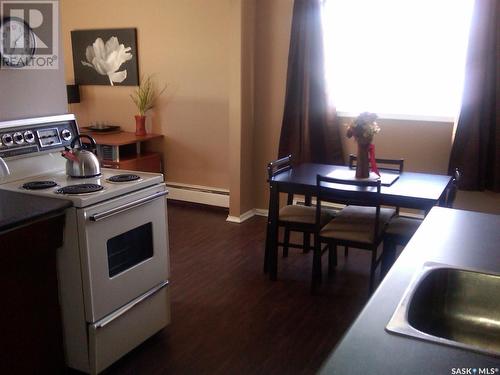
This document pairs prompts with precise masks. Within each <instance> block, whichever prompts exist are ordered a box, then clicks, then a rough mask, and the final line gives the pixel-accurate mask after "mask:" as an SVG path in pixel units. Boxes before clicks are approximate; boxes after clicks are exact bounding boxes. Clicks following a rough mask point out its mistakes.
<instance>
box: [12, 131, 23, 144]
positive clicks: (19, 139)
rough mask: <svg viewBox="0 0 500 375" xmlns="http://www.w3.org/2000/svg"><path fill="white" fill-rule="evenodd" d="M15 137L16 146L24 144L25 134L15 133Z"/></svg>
mask: <svg viewBox="0 0 500 375" xmlns="http://www.w3.org/2000/svg"><path fill="white" fill-rule="evenodd" d="M13 137H14V142H16V145H22V144H23V143H24V137H23V133H19V132H16V133H14V135H13Z"/></svg>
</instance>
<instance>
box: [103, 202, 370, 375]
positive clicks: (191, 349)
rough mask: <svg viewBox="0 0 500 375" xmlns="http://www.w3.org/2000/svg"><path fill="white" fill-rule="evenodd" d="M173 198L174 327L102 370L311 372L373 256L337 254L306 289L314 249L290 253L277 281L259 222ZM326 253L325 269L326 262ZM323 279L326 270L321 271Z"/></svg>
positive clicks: (354, 301)
mask: <svg viewBox="0 0 500 375" xmlns="http://www.w3.org/2000/svg"><path fill="white" fill-rule="evenodd" d="M226 216H227V213H225V212H223V211H219V210H214V209H210V208H203V207H192V206H191V207H190V206H184V205H179V204H178V203H169V225H170V251H171V271H172V277H171V282H172V284H171V292H172V323H171V325H170V326H169V327H168V328H167V329H165V330H164V331H163V332H160V333H158V334H157V335H155V336H154V337H152V338H151V339H149V340H148V341H146V342H145V343H144V344H143V345H141V346H140V347H139V348H137V349H135V350H134V351H133V352H131V353H129V354H128V355H127V356H125V357H124V358H123V359H121V360H120V361H119V362H117V363H116V364H114V365H113V366H112V367H111V368H109V369H108V370H107V371H106V372H105V373H106V374H148V375H150V374H151V375H152V374H313V373H315V372H316V371H317V370H318V368H319V367H320V365H321V363H322V361H323V360H324V359H325V358H326V356H327V355H328V353H330V351H331V350H332V349H333V348H334V346H335V344H336V343H337V342H338V340H339V339H340V337H341V336H342V334H343V332H344V331H345V330H346V329H347V328H348V327H349V325H350V323H351V322H352V321H353V319H354V318H355V317H356V315H357V313H358V312H359V311H360V309H361V308H362V306H363V305H364V303H365V302H366V301H367V298H368V296H367V293H368V268H369V258H370V254H369V253H368V252H365V251H361V250H351V252H350V254H349V258H348V260H347V262H345V261H344V256H343V254H342V255H340V254H339V255H340V256H339V266H338V271H337V273H336V275H335V277H334V278H333V279H331V280H329V281H327V282H326V283H324V284H323V285H322V288H321V291H320V293H319V295H317V296H311V295H310V294H309V287H310V284H309V282H310V268H311V261H312V254H302V252H301V250H297V249H291V250H290V256H289V257H288V258H286V259H282V258H281V257H280V259H279V273H278V277H279V280H278V281H276V282H272V281H269V280H268V278H267V277H266V276H265V275H264V274H263V272H262V261H263V246H264V235H265V218H263V217H254V218H252V219H250V220H248V221H247V222H245V223H243V224H230V223H227V222H226V221H225V219H226ZM326 258H327V256H326V254H325V256H324V260H323V265H324V266H326V263H327V259H326ZM324 274H325V275H326V267H324Z"/></svg>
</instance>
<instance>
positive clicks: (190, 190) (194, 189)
mask: <svg viewBox="0 0 500 375" xmlns="http://www.w3.org/2000/svg"><path fill="white" fill-rule="evenodd" d="M166 185H167V189H168V191H169V194H168V199H174V200H179V201H185V202H193V203H201V204H207V205H209V206H217V207H225V208H229V190H227V189H221V188H212V187H208V186H200V185H189V184H183V183H178V182H173V181H167V183H166Z"/></svg>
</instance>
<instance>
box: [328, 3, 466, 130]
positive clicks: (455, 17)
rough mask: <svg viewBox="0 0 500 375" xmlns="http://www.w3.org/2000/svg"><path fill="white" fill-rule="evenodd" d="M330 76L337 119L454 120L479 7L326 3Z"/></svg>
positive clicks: (433, 4) (447, 4) (329, 84)
mask: <svg viewBox="0 0 500 375" xmlns="http://www.w3.org/2000/svg"><path fill="white" fill-rule="evenodd" d="M323 1H324V7H323V25H324V41H325V72H326V78H327V84H328V92H329V97H330V102H331V104H332V105H334V106H335V107H336V109H337V111H338V112H340V113H344V114H356V115H357V114H358V113H360V112H364V111H370V112H375V113H377V114H379V116H381V117H393V118H405V117H406V118H433V119H436V120H451V119H453V118H454V117H455V116H456V115H457V113H458V110H459V107H460V102H461V97H462V86H463V76H464V66H465V56H466V51H467V40H468V34H469V25H470V19H471V15H472V8H473V2H474V0H323Z"/></svg>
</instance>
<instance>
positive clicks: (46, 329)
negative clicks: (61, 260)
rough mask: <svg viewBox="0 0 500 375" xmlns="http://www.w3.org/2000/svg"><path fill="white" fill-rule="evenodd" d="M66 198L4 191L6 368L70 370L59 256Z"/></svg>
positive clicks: (0, 258)
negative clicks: (59, 284) (64, 338)
mask: <svg viewBox="0 0 500 375" xmlns="http://www.w3.org/2000/svg"><path fill="white" fill-rule="evenodd" d="M67 206H69V203H68V202H66V201H63V200H55V199H44V198H39V197H26V195H24V194H19V193H12V192H6V191H2V190H0V293H1V296H2V302H1V306H2V307H1V309H0V320H1V321H2V329H1V334H0V373H2V374H35V373H38V374H58V373H62V372H63V371H64V368H65V365H64V351H63V343H62V328H61V327H62V324H61V314H60V309H59V299H58V287H57V270H56V255H57V249H58V248H59V247H60V246H61V244H62V239H63V225H64V209H65V208H66V207H67Z"/></svg>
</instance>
